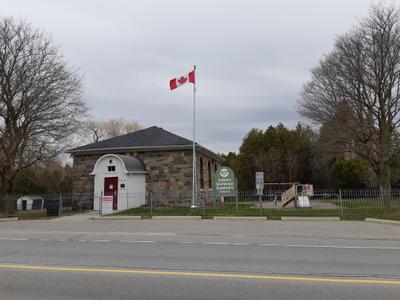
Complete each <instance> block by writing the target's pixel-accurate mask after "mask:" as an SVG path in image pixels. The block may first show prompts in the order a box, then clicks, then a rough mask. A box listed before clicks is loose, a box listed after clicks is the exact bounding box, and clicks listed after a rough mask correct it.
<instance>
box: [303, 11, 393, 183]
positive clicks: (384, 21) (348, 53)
mask: <svg viewBox="0 0 400 300" xmlns="http://www.w3.org/2000/svg"><path fill="white" fill-rule="evenodd" d="M399 100H400V14H399V11H398V10H397V9H396V8H395V7H394V6H390V7H383V6H381V5H378V6H373V7H372V9H371V12H370V15H369V16H368V17H367V18H365V19H364V20H362V21H361V22H360V24H359V25H358V26H357V27H355V28H354V29H353V30H352V31H350V32H349V33H347V34H344V35H342V36H341V37H339V38H338V39H337V41H336V45H335V48H334V50H333V51H332V52H331V53H330V54H329V55H327V56H325V57H324V58H323V59H322V60H321V62H320V63H319V65H318V66H316V67H315V68H314V69H313V70H312V79H311V80H310V81H309V82H308V83H306V84H305V86H304V91H303V98H302V100H301V102H300V113H301V114H302V115H304V116H306V117H308V118H310V119H311V120H312V121H314V122H315V123H317V124H321V125H323V124H327V123H330V124H332V122H335V123H336V126H337V128H336V132H337V133H338V134H335V133H333V134H332V138H333V139H334V138H338V137H341V139H342V143H346V147H350V146H351V147H352V151H354V153H357V154H358V155H359V156H361V157H363V158H365V159H367V160H368V161H369V163H370V165H371V168H372V169H373V171H374V172H375V174H376V175H377V178H378V182H379V185H380V187H381V188H383V189H387V188H389V187H390V159H391V156H392V154H393V150H394V139H395V135H396V131H397V129H398V127H399V121H400V118H399V113H400V103H399ZM344 108H345V113H344V114H343V115H342V118H341V120H340V119H338V111H340V110H343V109H344ZM344 116H345V117H344ZM331 128H332V127H331ZM334 131H335V130H334Z"/></svg>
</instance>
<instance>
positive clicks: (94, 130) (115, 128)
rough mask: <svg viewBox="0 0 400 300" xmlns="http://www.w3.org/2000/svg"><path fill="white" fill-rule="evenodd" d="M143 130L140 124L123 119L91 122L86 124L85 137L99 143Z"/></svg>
mask: <svg viewBox="0 0 400 300" xmlns="http://www.w3.org/2000/svg"><path fill="white" fill-rule="evenodd" d="M141 128H142V126H140V125H139V123H138V122H136V121H127V120H125V119H123V118H119V119H108V120H105V121H96V120H89V121H88V122H87V123H86V129H85V132H84V134H83V135H84V136H88V135H89V138H88V139H87V140H90V141H91V142H95V143H97V142H99V141H101V140H103V139H108V138H112V137H115V136H119V135H122V134H127V133H130V132H134V131H136V130H138V129H141Z"/></svg>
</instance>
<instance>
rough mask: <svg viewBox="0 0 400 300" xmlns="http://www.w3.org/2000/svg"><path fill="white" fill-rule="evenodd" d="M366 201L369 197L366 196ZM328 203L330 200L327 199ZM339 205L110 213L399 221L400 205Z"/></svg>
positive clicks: (350, 202)
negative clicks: (331, 206) (388, 206)
mask: <svg viewBox="0 0 400 300" xmlns="http://www.w3.org/2000/svg"><path fill="white" fill-rule="evenodd" d="M368 201H369V202H371V201H370V199H368ZM331 203H332V202H331ZM342 203H343V207H342V209H341V208H340V205H339V203H335V204H336V206H337V207H336V208H323V209H318V208H297V209H296V208H274V209H270V208H262V209H259V208H257V207H254V205H252V204H250V203H248V202H247V203H239V205H238V207H237V208H236V206H235V204H234V203H229V204H227V203H225V204H224V206H222V207H215V208H214V207H207V208H197V209H191V208H189V207H174V208H169V207H156V208H152V209H150V207H147V206H143V207H138V208H131V209H128V210H125V211H122V212H118V213H115V214H112V215H113V216H142V217H146V218H148V217H151V216H153V215H154V216H201V217H202V218H212V217H213V216H266V217H268V218H269V219H280V217H283V216H296V217H334V216H339V217H341V218H342V219H345V220H364V219H365V218H366V217H369V218H383V219H391V220H400V207H397V206H396V207H393V206H392V207H391V208H385V207H381V206H378V205H370V204H369V203H365V202H363V201H360V199H356V200H354V199H352V200H343V201H342Z"/></svg>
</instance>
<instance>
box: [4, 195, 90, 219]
mask: <svg viewBox="0 0 400 300" xmlns="http://www.w3.org/2000/svg"><path fill="white" fill-rule="evenodd" d="M93 200H94V197H93V195H88V194H74V195H72V194H44V195H43V194H42V195H41V194H35V195H2V196H0V218H1V217H18V218H19V219H37V218H45V217H56V216H65V215H70V214H75V213H82V212H86V211H89V210H93V202H94V201H93Z"/></svg>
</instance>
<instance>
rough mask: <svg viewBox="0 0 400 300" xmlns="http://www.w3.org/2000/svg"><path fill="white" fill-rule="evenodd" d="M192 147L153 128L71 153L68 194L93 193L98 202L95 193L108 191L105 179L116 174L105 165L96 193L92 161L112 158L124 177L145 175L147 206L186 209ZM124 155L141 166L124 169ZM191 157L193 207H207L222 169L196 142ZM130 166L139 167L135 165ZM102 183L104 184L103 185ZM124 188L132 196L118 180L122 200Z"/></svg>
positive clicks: (130, 191)
mask: <svg viewBox="0 0 400 300" xmlns="http://www.w3.org/2000/svg"><path fill="white" fill-rule="evenodd" d="M192 147H193V143H192V141H190V140H188V139H185V138H183V137H180V136H178V135H175V134H173V133H171V132H168V131H166V130H164V129H162V128H160V127H156V126H152V127H149V128H146V129H142V130H138V131H135V132H132V133H128V134H125V135H121V136H117V137H114V138H110V139H106V140H103V141H100V142H97V143H93V144H88V145H85V146H81V147H78V148H74V149H71V150H69V151H68V152H69V153H70V154H71V155H72V156H73V175H74V179H73V194H74V195H82V194H85V195H94V198H96V197H97V198H98V197H99V194H100V192H101V193H103V192H104V189H102V187H103V186H104V188H108V187H109V186H108V184H109V182H110V181H109V179H110V178H108V179H107V177H113V176H116V175H117V173H118V166H117V169H116V167H115V166H111V165H110V166H108V169H107V166H104V174H102V175H101V176H102V177H101V178H100V180H102V181H104V185H103V184H100V185H99V184H98V183H96V189H95V177H96V176H97V174H98V173H99V171H98V170H97V171H95V165H96V162H98V161H100V160H101V159H102V160H103V161H104V158H107V159H106V161H108V157H107V155H109V156H110V155H111V154H113V155H114V158H115V159H114V160H113V159H112V158H111V159H109V162H110V164H114V161H115V160H118V161H120V163H122V166H121V168H122V169H123V170H124V173H126V174H128V175H129V174H133V173H141V174H146V175H145V191H146V202H148V201H149V197H152V201H153V202H154V203H156V204H163V205H189V204H190V202H191V197H192V196H191V195H192V172H193V171H192V157H193V156H192V149H193V148H192ZM127 156H130V157H133V158H134V159H135V160H139V161H140V162H142V163H143V166H144V170H141V169H134V168H133V169H129V168H125V167H124V162H125V163H126V164H128V163H130V164H132V162H129V159H128V157H127ZM196 158H197V167H196V168H197V191H198V199H197V201H198V203H197V204H201V203H202V201H204V202H205V203H207V202H209V201H211V185H212V180H213V178H212V177H213V174H214V173H215V171H216V170H217V168H218V167H219V166H220V165H221V162H222V158H221V157H220V156H219V155H217V154H216V153H214V152H212V151H210V150H208V149H207V148H204V147H203V146H201V145H199V144H196ZM133 164H136V165H140V163H137V162H133ZM102 168H103V167H102ZM113 173H115V174H113ZM114 178H116V177H114ZM105 180H108V181H107V186H105V185H106V181H105ZM128 181H129V180H128ZM98 186H99V187H98ZM110 187H112V186H111V185H110ZM114 188H115V187H114ZM99 189H102V190H101V191H100V190H99ZM124 189H125V190H127V191H128V193H133V192H135V191H133V190H130V189H129V187H126V186H125V183H122V182H121V181H119V182H118V185H117V191H116V193H117V194H118V193H119V194H120V196H121V195H122V192H123V190H124ZM106 190H107V189H106Z"/></svg>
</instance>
